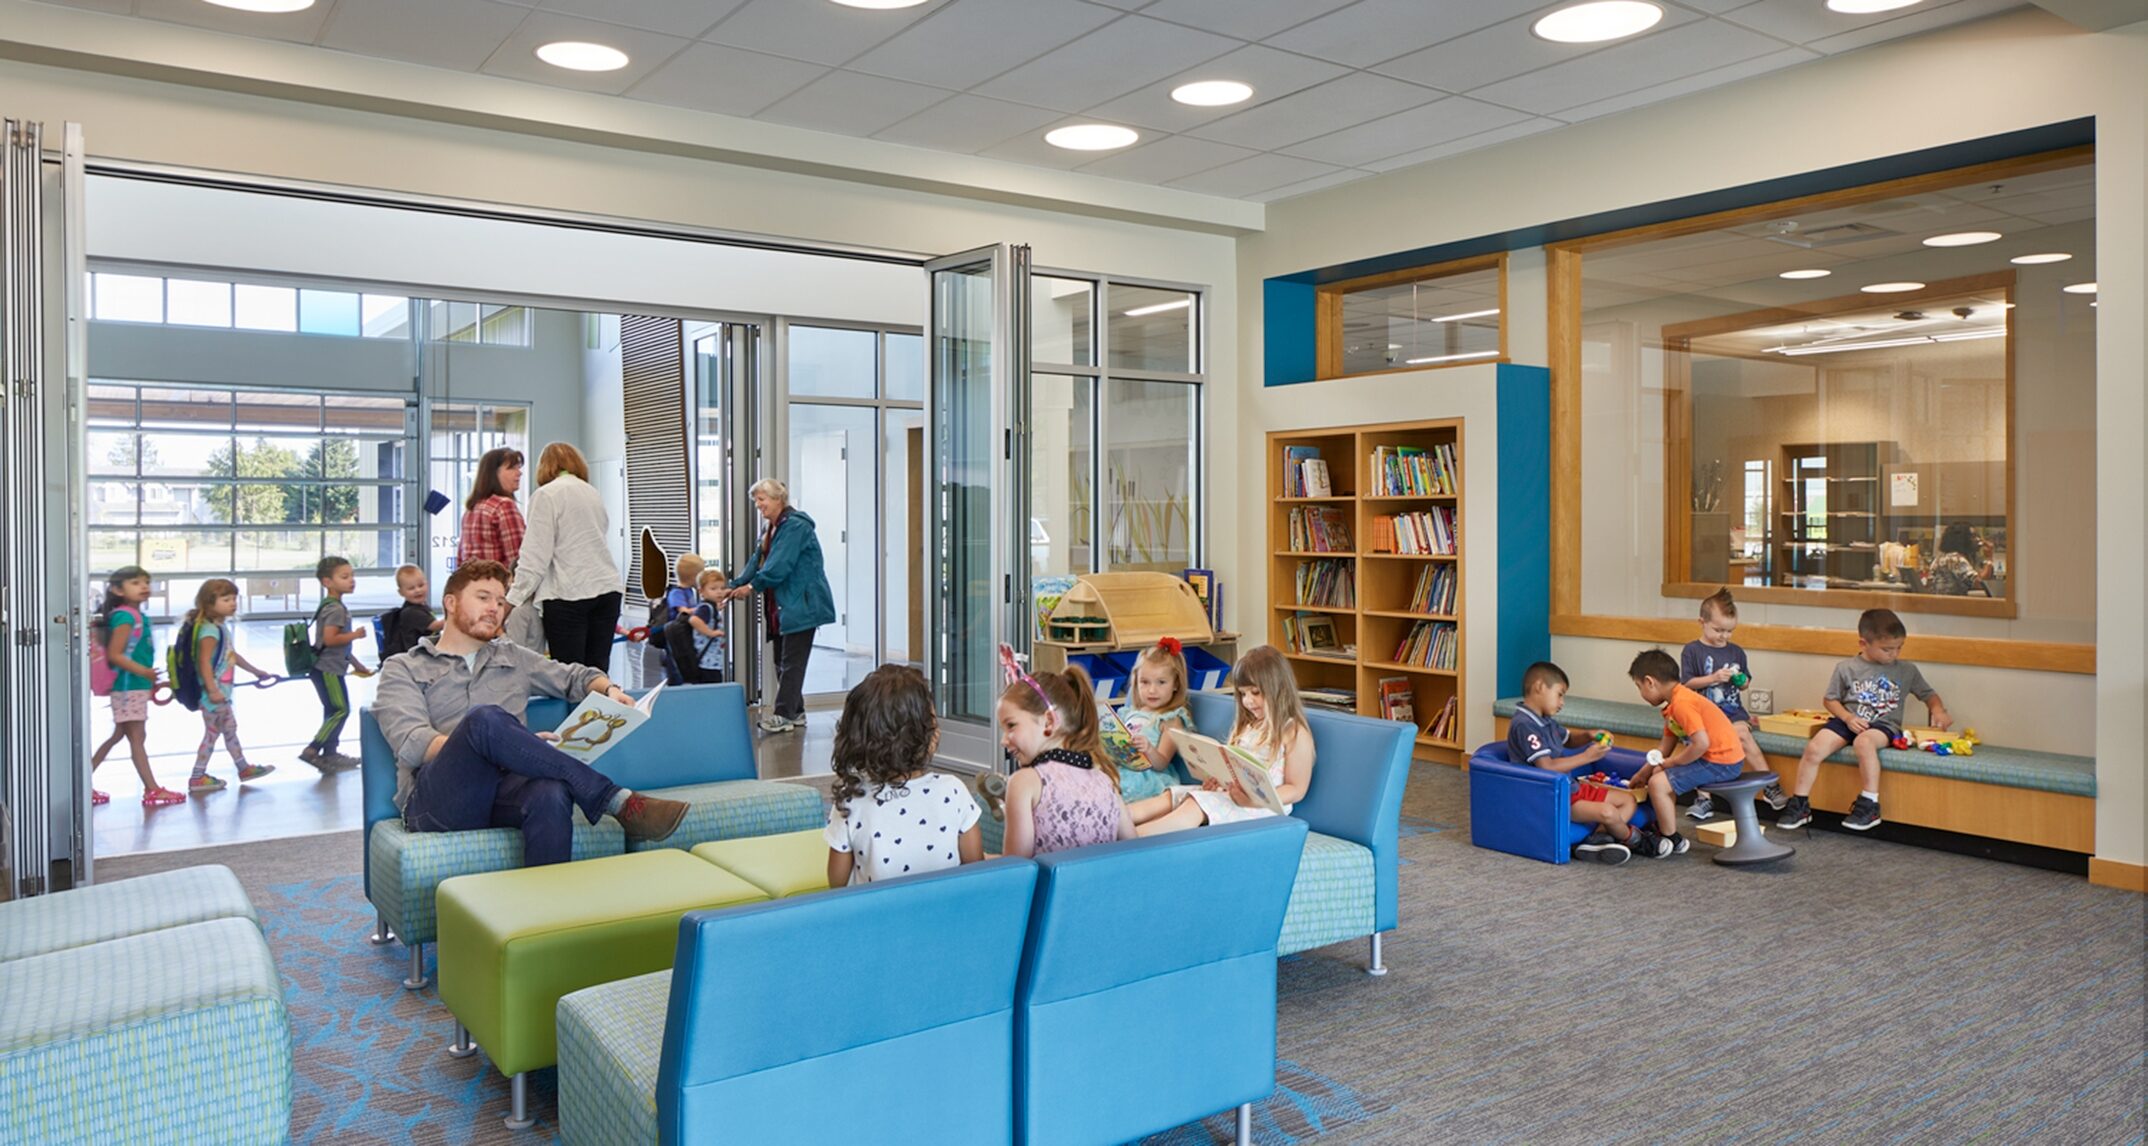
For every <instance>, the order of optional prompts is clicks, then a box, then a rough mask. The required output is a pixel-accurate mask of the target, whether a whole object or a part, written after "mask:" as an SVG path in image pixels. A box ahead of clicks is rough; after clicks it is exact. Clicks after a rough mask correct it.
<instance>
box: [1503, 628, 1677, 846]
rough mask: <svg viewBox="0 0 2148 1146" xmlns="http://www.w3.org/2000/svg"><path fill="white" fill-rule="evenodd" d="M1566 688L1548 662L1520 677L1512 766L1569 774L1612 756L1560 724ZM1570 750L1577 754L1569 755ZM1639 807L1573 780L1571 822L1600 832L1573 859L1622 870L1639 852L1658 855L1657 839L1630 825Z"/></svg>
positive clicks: (1510, 734)
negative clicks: (1635, 852)
mask: <svg viewBox="0 0 2148 1146" xmlns="http://www.w3.org/2000/svg"><path fill="white" fill-rule="evenodd" d="M1566 687H1567V685H1566V672H1565V670H1563V669H1561V668H1560V667H1559V666H1558V665H1555V664H1552V663H1551V662H1550V661H1538V662H1536V663H1535V664H1533V665H1530V666H1529V667H1528V669H1527V670H1526V671H1524V672H1523V673H1522V702H1521V705H1520V706H1519V707H1517V708H1516V709H1515V710H1514V715H1513V717H1512V718H1511V719H1509V720H1508V721H1507V759H1508V760H1510V761H1512V762H1513V763H1516V764H1523V765H1533V766H1535V767H1538V768H1549V769H1550V770H1552V771H1554V772H1566V773H1569V774H1571V773H1574V772H1578V771H1581V770H1582V769H1584V768H1587V767H1589V766H1590V765H1592V764H1594V763H1596V762H1597V761H1599V760H1602V759H1603V758H1604V756H1605V754H1606V753H1609V752H1610V751H1611V744H1610V741H1609V739H1608V738H1606V739H1603V740H1599V739H1597V734H1596V733H1594V732H1576V731H1569V730H1568V729H1567V727H1566V726H1565V725H1563V724H1560V723H1559V721H1558V716H1559V710H1560V709H1562V708H1565V707H1566ZM1606 735H1607V737H1608V734H1606ZM1570 748H1572V749H1578V751H1574V752H1571V753H1570V752H1568V749H1570ZM1638 806H1639V805H1638V804H1637V803H1636V801H1635V798H1634V795H1633V793H1631V792H1628V791H1626V790H1624V789H1622V788H1611V787H1606V786H1605V785H1602V784H1597V783H1593V782H1590V781H1587V780H1578V779H1577V780H1575V781H1574V784H1573V793H1572V795H1570V796H1569V797H1568V800H1567V818H1568V819H1570V820H1572V821H1573V822H1574V823H1577V824H1594V825H1596V830H1595V831H1593V832H1590V833H1589V838H1588V839H1585V840H1583V841H1581V842H1580V843H1579V844H1576V845H1574V857H1575V858H1576V859H1580V858H1583V857H1587V858H1590V859H1594V860H1596V861H1597V862H1598V863H1605V864H1621V863H1625V862H1626V861H1627V860H1629V859H1631V858H1633V852H1634V849H1635V848H1637V847H1638V848H1640V849H1641V850H1642V854H1644V855H1655V854H1656V847H1655V841H1654V839H1653V838H1652V837H1650V836H1649V834H1648V833H1647V832H1646V831H1643V830H1642V829H1639V828H1635V827H1632V826H1630V825H1629V823H1628V821H1630V820H1632V819H1633V813H1634V809H1635V808H1637V807H1638Z"/></svg>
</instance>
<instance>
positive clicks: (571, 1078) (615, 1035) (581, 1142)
mask: <svg viewBox="0 0 2148 1146" xmlns="http://www.w3.org/2000/svg"><path fill="white" fill-rule="evenodd" d="M825 878H826V877H825V873H824V874H823V879H825ZM670 1004H671V972H670V971H668V970H665V971H658V972H655V973H654V974H649V975H636V976H635V977H633V978H631V979H621V980H619V981H617V982H613V983H606V984H604V985H602V986H599V987H591V988H590V989H588V990H586V991H576V992H575V993H574V994H571V995H568V996H567V997H566V998H563V999H561V1000H560V1001H559V1137H560V1141H562V1142H565V1143H568V1144H569V1146H585V1144H587V1146H595V1144H597V1143H603V1144H605V1146H613V1144H617V1146H627V1144H630V1143H631V1144H633V1146H655V1144H656V1143H657V1141H658V1135H657V1130H656V1073H657V1068H658V1067H659V1066H660V1065H661V1064H662V1062H663V1057H664V1040H663V1038H662V1036H661V1032H662V1031H663V1029H664V1018H665V1012H666V1009H667V1008H668V1007H669V1006H670ZM652 1033H656V1034H657V1035H658V1037H655V1038H651V1037H650V1035H651V1034H652Z"/></svg>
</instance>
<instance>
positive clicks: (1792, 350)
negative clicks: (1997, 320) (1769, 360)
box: [1764, 326, 2006, 358]
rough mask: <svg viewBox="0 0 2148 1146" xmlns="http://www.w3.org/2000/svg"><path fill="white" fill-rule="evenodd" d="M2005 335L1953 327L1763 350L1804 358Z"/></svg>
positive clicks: (1997, 329) (1998, 328)
mask: <svg viewBox="0 0 2148 1146" xmlns="http://www.w3.org/2000/svg"><path fill="white" fill-rule="evenodd" d="M2005 337H2006V328H2005V327H2003V326H1988V327H1979V328H1978V329H1976V330H1950V331H1948V332H1946V333H1945V334H1915V335H1911V336H1909V337H1907V338H1871V339H1866V340H1864V341H1862V342H1812V343H1807V344H1805V345H1803V346H1770V347H1768V348H1767V350H1766V351H1765V352H1764V353H1768V354H1780V355H1782V356H1783V357H1785V358H1803V357H1805V356H1806V355H1808V354H1841V353H1843V352H1844V351H1849V350H1886V349H1888V348H1890V347H1895V346H1929V345H1931V344H1932V343H1934V342H1972V341H1975V340H1977V339H1980V338H2005Z"/></svg>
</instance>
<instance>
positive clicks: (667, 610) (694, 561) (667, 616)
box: [649, 553, 707, 684]
mask: <svg viewBox="0 0 2148 1146" xmlns="http://www.w3.org/2000/svg"><path fill="white" fill-rule="evenodd" d="M706 564H707V562H705V561H703V560H702V559H701V557H700V555H698V554H694V553H681V554H679V559H678V561H677V562H676V563H674V565H673V577H672V582H671V588H669V589H666V590H665V591H664V600H663V601H662V603H660V604H657V605H653V606H651V607H650V609H649V636H650V642H649V643H650V644H653V645H655V646H656V654H657V659H658V660H659V661H660V662H661V663H662V664H663V666H664V682H665V683H666V684H685V683H686V674H685V673H684V672H683V671H681V669H680V667H679V666H680V665H681V664H684V663H690V661H682V660H681V659H680V658H679V657H678V656H677V655H675V654H674V653H673V651H672V644H673V638H672V636H671V633H670V629H671V626H672V624H673V623H674V622H679V623H681V624H683V622H684V621H685V619H686V614H688V613H690V612H693V609H694V605H695V604H696V603H698V602H699V601H700V600H701V595H700V593H699V592H697V591H696V590H695V588H694V585H695V583H696V582H697V581H698V580H699V579H700V577H701V570H702V568H703V567H704V566H705V565H706ZM680 644H681V646H682V647H683V644H684V642H683V641H682V642H680Z"/></svg>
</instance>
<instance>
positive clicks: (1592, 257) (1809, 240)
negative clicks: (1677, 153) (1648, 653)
mask: <svg viewBox="0 0 2148 1146" xmlns="http://www.w3.org/2000/svg"><path fill="white" fill-rule="evenodd" d="M2094 191H2095V167H2094V163H2093V158H2092V156H2091V155H2089V154H2088V153H2087V152H2086V151H2085V149H2083V150H2081V151H2074V152H2066V153H2061V154H2054V155H2046V156H2037V157H2030V158H2027V159H2023V160H2014V161H2008V162H2005V163H2000V164H1991V165H1985V166H1982V167H1978V168H1974V169H1968V170H1963V171H1957V172H1949V173H1945V174H1942V175H1935V176H1922V177H1918V178H1916V179H1912V180H1902V181H1898V182H1897V183H1894V184H1889V185H1883V186H1879V187H1874V188H1863V189H1857V190H1853V191H1847V192H1839V193H1835V194H1831V195H1823V196H1815V197H1812V198H1809V199H1804V200H1798V201H1795V202H1789V203H1782V204H1776V205H1773V206H1770V207H1764V208H1758V209H1752V210H1747V211H1740V212H1733V213H1727V214H1726V215H1723V216H1718V217H1714V218H1711V219H1706V220H1691V221H1686V222H1683V223H1676V224H1669V225H1665V226H1663V227H1657V228H1649V229H1644V230H1641V231H1636V232H1630V233H1627V234H1624V235H1615V236H1605V237H1603V238H1602V239H1600V240H1595V241H1585V242H1584V243H1581V244H1575V245H1572V246H1570V247H1568V248H1566V249H1567V250H1568V251H1570V252H1573V253H1576V254H1578V262H1579V266H1578V277H1579V302H1578V311H1579V313H1578V322H1577V323H1575V324H1574V325H1573V326H1572V327H1570V329H1573V330H1574V333H1575V340H1576V341H1577V342H1578V346H1577V347H1576V348H1575V351H1576V353H1574V354H1573V357H1577V358H1578V375H1579V379H1578V380H1579V394H1578V398H1579V402H1580V423H1581V444H1580V447H1581V448H1580V452H1581V459H1580V466H1579V472H1578V485H1579V499H1580V525H1581V528H1580V546H1579V561H1580V565H1581V573H1580V585H1579V591H1580V592H1579V596H1580V605H1581V612H1583V613H1585V614H1600V615H1612V616H1642V617H1656V616H1661V617H1670V616H1680V615H1687V614H1690V613H1691V611H1692V609H1693V607H1694V599H1695V598H1699V597H1704V596H1706V595H1708V594H1710V593H1713V592H1714V591H1715V590H1716V589H1717V588H1718V587H1720V586H1725V585H1728V586H1730V587H1731V588H1732V589H1733V591H1734V592H1735V593H1736V594H1737V596H1738V597H1739V599H1740V600H1741V601H1751V602H1758V603H1763V604H1765V605H1784V606H1798V605H1812V606H1824V607H1830V608H1840V609H1863V608H1870V607H1877V606H1884V607H1889V608H1894V609H1897V610H1901V611H1905V612H1921V613H1940V614H1958V615H1965V616H1977V617H1990V618H2002V619H2007V620H2010V621H2014V622H2016V623H2015V624H2014V625H2012V626H2010V627H2009V631H2008V633H2007V635H2009V636H2013V637H2017V638H2020V639H2031V640H2092V639H2093V635H2092V634H2093V608H2094V606H2093V601H2094V596H2095V581H2094V576H2095V572H2094V570H2095V537H2094V534H2093V523H2094V512H2095V498H2096V490H2095V481H2094V479H2095V419H2096V410H2095V396H2096V357H2095V350H2096V346H2095V342H2096V333H2095V332H2096V309H2095V306H2096V296H2095V289H2096V286H2095V279H2096V273H2095V199H2094ZM1556 261H1557V260H1556V259H1555V263H1556ZM1564 266H1565V268H1566V269H1568V270H1569V271H1571V270H1572V263H1571V262H1568V263H1565V264H1564ZM1556 270H1557V267H1556V266H1555V271H1556ZM1773 620H1775V621H1777V622H1779V623H1792V624H1813V623H1822V624H1833V623H1836V622H1837V621H1839V620H1841V618H1840V617H1839V616H1835V615H1826V614H1816V613H1803V612H1792V613H1776V614H1775V615H1774V617H1773ZM1948 627H1949V626H1948V625H1946V624H1945V623H1940V625H1939V628H1940V629H1941V630H1946V629H1947V628H1948ZM1961 632H1962V633H1963V635H1967V634H1968V633H1970V632H1978V633H1984V632H1989V630H1973V629H1972V630H1961Z"/></svg>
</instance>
